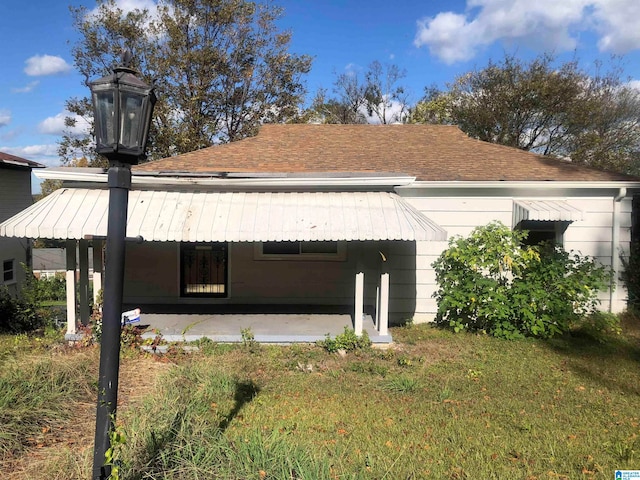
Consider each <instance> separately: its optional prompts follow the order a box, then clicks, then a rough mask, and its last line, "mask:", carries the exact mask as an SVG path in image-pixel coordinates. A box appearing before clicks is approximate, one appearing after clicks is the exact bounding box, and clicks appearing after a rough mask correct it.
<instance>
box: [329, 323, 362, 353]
mask: <svg viewBox="0 0 640 480" xmlns="http://www.w3.org/2000/svg"><path fill="white" fill-rule="evenodd" d="M317 344H318V346H320V347H322V348H324V349H325V350H326V351H327V352H330V353H335V352H337V351H339V350H344V351H345V352H352V351H354V350H366V349H368V348H370V347H371V339H370V338H369V334H368V333H367V332H362V335H360V336H358V335H356V332H355V331H353V330H352V329H350V328H349V327H347V326H345V327H344V332H342V333H340V334H338V335H336V337H335V338H331V335H329V334H327V336H326V338H325V339H324V340H320V341H319V342H318V343H317Z"/></svg>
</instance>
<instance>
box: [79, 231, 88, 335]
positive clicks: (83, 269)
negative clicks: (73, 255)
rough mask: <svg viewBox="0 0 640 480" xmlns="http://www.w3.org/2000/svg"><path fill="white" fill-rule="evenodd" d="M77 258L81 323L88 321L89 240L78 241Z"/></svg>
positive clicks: (84, 323) (85, 323)
mask: <svg viewBox="0 0 640 480" xmlns="http://www.w3.org/2000/svg"><path fill="white" fill-rule="evenodd" d="M78 258H79V260H80V281H79V285H78V286H79V289H80V321H81V322H82V324H83V325H87V324H88V323H89V242H88V241H87V240H80V241H79V242H78Z"/></svg>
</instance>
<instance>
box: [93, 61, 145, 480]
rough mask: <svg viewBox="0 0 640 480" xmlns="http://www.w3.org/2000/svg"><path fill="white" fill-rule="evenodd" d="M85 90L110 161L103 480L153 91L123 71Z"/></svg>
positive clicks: (99, 424)
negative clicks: (137, 174) (134, 202)
mask: <svg viewBox="0 0 640 480" xmlns="http://www.w3.org/2000/svg"><path fill="white" fill-rule="evenodd" d="M130 59H131V55H130V54H128V53H126V54H124V55H123V63H128V60H130ZM90 86H91V97H92V100H93V110H94V128H95V136H96V151H97V152H98V153H100V154H102V155H104V156H105V157H107V158H108V159H109V172H108V185H109V217H108V223H107V250H106V265H105V285H104V306H103V315H102V341H101V346H100V374H99V375H100V376H99V379H98V406H97V412H96V436H95V446H94V453H93V476H92V478H93V479H94V480H104V479H107V478H109V476H110V475H111V466H110V465H105V453H106V452H107V450H108V449H109V448H110V444H111V440H110V435H109V434H110V432H111V431H112V430H113V426H114V423H115V417H116V408H117V403H118V372H119V369H120V332H121V312H122V290H123V283H124V254H125V235H126V228H127V207H128V203H129V189H130V188H131V165H132V164H133V165H135V164H137V163H138V161H139V160H140V159H141V158H144V152H145V147H146V144H147V136H148V133H149V126H150V124H151V114H152V112H153V106H154V105H155V102H156V96H155V93H154V89H153V87H150V86H149V85H147V84H146V83H144V82H143V81H142V80H140V79H139V78H138V77H136V75H135V71H134V70H132V69H130V68H129V67H128V66H125V67H118V68H116V69H114V71H113V73H112V74H111V75H109V76H106V77H103V78H100V79H98V80H96V81H94V82H92V83H91V85H90Z"/></svg>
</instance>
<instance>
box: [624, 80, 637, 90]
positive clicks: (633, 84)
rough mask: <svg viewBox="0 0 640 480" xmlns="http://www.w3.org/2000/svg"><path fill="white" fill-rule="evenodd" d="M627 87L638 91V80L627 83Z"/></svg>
mask: <svg viewBox="0 0 640 480" xmlns="http://www.w3.org/2000/svg"><path fill="white" fill-rule="evenodd" d="M627 85H628V86H629V87H630V88H635V89H636V90H639V91H640V80H631V81H630V82H629V83H627Z"/></svg>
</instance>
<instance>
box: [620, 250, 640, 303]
mask: <svg viewBox="0 0 640 480" xmlns="http://www.w3.org/2000/svg"><path fill="white" fill-rule="evenodd" d="M621 260H622V266H623V270H622V273H621V274H620V278H621V279H622V281H623V282H624V285H625V287H626V288H627V295H628V306H629V308H631V309H633V310H638V309H640V243H632V244H631V248H630V249H629V257H628V258H625V257H621Z"/></svg>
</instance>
